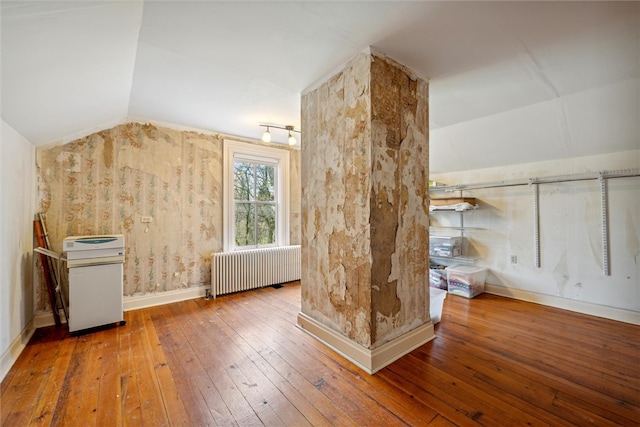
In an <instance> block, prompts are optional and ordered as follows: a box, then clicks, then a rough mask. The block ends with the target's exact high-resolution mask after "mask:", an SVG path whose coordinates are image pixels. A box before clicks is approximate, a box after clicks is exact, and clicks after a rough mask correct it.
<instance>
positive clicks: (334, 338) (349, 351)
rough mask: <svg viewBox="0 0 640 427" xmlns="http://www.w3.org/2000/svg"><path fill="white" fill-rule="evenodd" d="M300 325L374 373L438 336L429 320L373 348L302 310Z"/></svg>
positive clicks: (365, 369) (362, 367)
mask: <svg viewBox="0 0 640 427" xmlns="http://www.w3.org/2000/svg"><path fill="white" fill-rule="evenodd" d="M298 327H300V328H301V329H302V330H304V331H305V332H307V333H308V334H309V335H311V336H312V337H314V338H316V339H317V340H318V341H320V342H322V343H324V344H325V345H326V346H327V347H329V348H331V349H332V350H334V351H335V352H337V353H338V354H340V355H341V356H343V357H345V358H347V359H348V360H349V361H351V362H352V363H354V364H355V365H357V366H358V367H359V368H360V369H362V370H363V371H365V372H367V373H368V374H372V375H373V374H375V373H376V372H378V371H379V370H380V369H382V368H384V367H385V366H387V365H389V364H390V363H393V362H394V361H396V360H398V359H399V358H401V357H402V356H404V355H405V354H407V353H410V352H411V351H413V350H415V349H416V348H418V347H420V346H421V345H423V344H425V343H427V342H429V341H431V340H432V339H434V338H435V335H434V333H433V323H431V321H429V323H425V324H424V325H421V326H419V327H417V328H416V329H414V330H412V331H409V332H407V333H406V334H403V335H401V336H399V337H398V338H396V339H395V340H393V341H390V342H388V343H385V344H383V345H382V346H380V347H377V348H375V349H373V350H370V349H368V348H365V347H363V346H361V345H360V344H357V343H355V342H353V341H351V340H350V339H349V338H347V337H345V336H344V335H342V334H340V333H338V332H336V331H334V330H333V329H330V328H328V327H326V326H325V325H323V324H321V323H319V322H318V321H316V320H315V319H312V318H311V317H309V316H307V315H306V314H304V313H298Z"/></svg>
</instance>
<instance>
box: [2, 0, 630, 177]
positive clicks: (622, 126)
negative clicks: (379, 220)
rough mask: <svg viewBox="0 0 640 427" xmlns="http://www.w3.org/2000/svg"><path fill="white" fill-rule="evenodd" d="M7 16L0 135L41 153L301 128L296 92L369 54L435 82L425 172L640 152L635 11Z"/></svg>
mask: <svg viewBox="0 0 640 427" xmlns="http://www.w3.org/2000/svg"><path fill="white" fill-rule="evenodd" d="M1 6H2V8H1V14H2V16H1V18H2V21H1V25H2V27H1V37H2V38H1V47H2V50H1V60H2V70H1V71H2V74H1V85H0V89H1V91H2V104H1V114H2V119H3V120H4V121H5V122H6V123H8V124H9V125H10V126H12V127H13V128H14V129H16V130H17V131H18V132H19V133H21V134H22V135H23V136H24V137H26V138H27V139H28V140H29V141H31V142H32V143H33V144H35V145H44V144H49V143H52V142H57V141H61V140H63V141H64V140H69V139H70V138H75V137H80V136H83V135H85V134H87V133H90V132H92V131H95V130H99V129H102V128H106V127H110V126H113V125H115V124H117V123H121V122H123V121H124V120H128V119H139V120H150V121H154V122H160V123H167V124H173V125H179V126H183V127H191V128H197V129H203V130H211V131H218V132H222V133H227V134H232V135H238V136H243V137H248V138H256V139H257V138H260V135H261V133H262V130H263V129H262V128H260V127H259V126H258V123H259V122H270V123H279V124H282V125H285V124H292V125H295V126H296V127H299V126H300V93H301V92H303V91H304V90H305V88H307V87H309V86H311V85H313V84H314V83H315V82H317V81H318V80H319V79H322V78H324V77H326V76H328V75H329V73H331V72H332V70H336V69H337V67H339V66H340V65H342V64H344V63H345V62H346V61H348V60H349V59H351V58H352V57H353V56H355V55H356V54H357V53H359V52H361V51H363V50H365V49H366V48H368V47H372V48H374V49H375V50H377V51H380V52H383V53H385V54H387V55H388V56H390V57H392V58H394V59H396V60H397V61H399V62H401V63H403V64H405V65H407V66H408V67H409V68H411V69H413V70H414V71H416V73H417V74H418V75H420V76H422V77H424V78H427V79H429V80H430V123H431V134H430V155H431V170H432V172H445V171H455V170H466V169H478V168H485V167H493V166H500V165H507V164H517V163H526V162H534V161H543V160H549V159H554V158H567V157H579V156H585V155H593V154H602V153H608V152H618V151H625V150H633V149H639V148H640V127H639V124H638V123H639V122H640V2H635V1H632V2H609V1H606V2H520V1H517V2H482V1H473V2H433V1H422V2H401V1H387V2H384V1H358V2H350V1H334V2H312V1H301V2H289V1H256V2H244V1H228V2H222V1H174V2H169V1H150V0H146V1H105V2H96V1H55V0H53V1H46V2H34V1H4V0H2V1H1ZM273 134H274V138H277V139H279V140H280V142H284V140H285V136H286V135H285V133H284V132H282V133H281V134H280V133H276V131H274V132H273ZM303 143H304V138H303ZM309 143H312V141H309Z"/></svg>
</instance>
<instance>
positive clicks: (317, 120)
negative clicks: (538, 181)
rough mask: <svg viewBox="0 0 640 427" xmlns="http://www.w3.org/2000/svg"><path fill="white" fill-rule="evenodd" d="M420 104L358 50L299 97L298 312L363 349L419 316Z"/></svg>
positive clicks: (421, 93) (396, 71)
mask: <svg viewBox="0 0 640 427" xmlns="http://www.w3.org/2000/svg"><path fill="white" fill-rule="evenodd" d="M427 102H428V86H427V83H426V82H424V81H422V80H420V79H417V78H416V77H415V76H413V75H412V73H410V72H408V70H407V69H406V68H404V67H402V66H401V65H399V64H397V63H395V62H394V61H392V60H390V59H388V58H385V57H383V56H380V55H376V54H374V55H369V54H365V53H363V54H361V55H359V56H357V57H356V58H354V59H353V60H352V61H350V62H349V63H348V64H347V65H346V66H345V68H344V69H343V70H342V71H341V72H339V73H338V74H337V75H335V76H333V77H332V78H330V79H328V80H327V82H325V83H324V84H322V85H321V86H320V87H318V88H317V89H315V90H313V91H310V92H308V93H305V94H304V95H303V97H302V123H303V132H304V133H305V141H307V143H306V144H305V145H304V146H303V148H302V150H303V153H302V188H303V189H305V190H306V192H305V195H304V196H303V197H302V212H303V216H302V228H303V232H302V248H303V265H302V271H303V274H302V276H303V281H302V311H303V313H305V314H307V315H309V316H311V317H313V318H314V319H316V320H318V321H319V322H321V323H323V324H324V325H326V326H328V327H331V328H333V329H335V330H337V331H339V332H341V333H343V334H345V335H346V336H347V337H349V338H350V339H352V340H354V341H355V342H357V343H359V344H360V345H362V346H364V347H366V348H373V347H376V346H379V345H381V344H383V343H385V342H387V341H390V340H391V339H394V338H396V337H397V336H399V335H401V334H403V333H405V332H408V331H410V330H412V329H414V328H416V327H418V326H420V325H422V324H424V323H426V322H427V321H428V316H429V314H428V313H429V309H428V283H429V282H428V265H427V264H428V263H427V261H426V260H427V252H428V243H429V242H428V222H429V217H428V201H427V181H428V178H427V177H428V160H429V159H428V117H427V116H428V109H427ZM311 189H312V190H311Z"/></svg>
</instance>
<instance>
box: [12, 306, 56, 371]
mask: <svg viewBox="0 0 640 427" xmlns="http://www.w3.org/2000/svg"><path fill="white" fill-rule="evenodd" d="M51 320H52V321H53V317H52V318H51ZM35 331H36V328H35V326H34V321H33V319H32V320H31V322H29V324H28V325H27V326H26V327H25V328H24V329H23V330H22V332H21V333H20V334H19V335H18V336H17V337H16V339H14V340H13V342H12V343H11V345H10V346H9V348H8V349H7V351H5V352H4V353H3V354H2V356H1V357H0V382H1V381H3V380H4V377H6V376H7V374H8V373H9V370H10V369H11V367H12V366H13V364H14V363H16V360H18V357H20V353H22V351H23V350H24V348H25V347H26V346H27V343H28V342H29V340H30V339H31V337H32V336H33V333H34V332H35Z"/></svg>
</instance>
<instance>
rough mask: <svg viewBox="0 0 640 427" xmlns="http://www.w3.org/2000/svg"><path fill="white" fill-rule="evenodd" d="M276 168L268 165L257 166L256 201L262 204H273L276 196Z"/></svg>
mask: <svg viewBox="0 0 640 427" xmlns="http://www.w3.org/2000/svg"><path fill="white" fill-rule="evenodd" d="M275 175H276V168H275V167H273V166H267V165H259V164H257V165H256V199H257V200H259V201H261V202H273V201H275V200H276V194H275Z"/></svg>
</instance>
